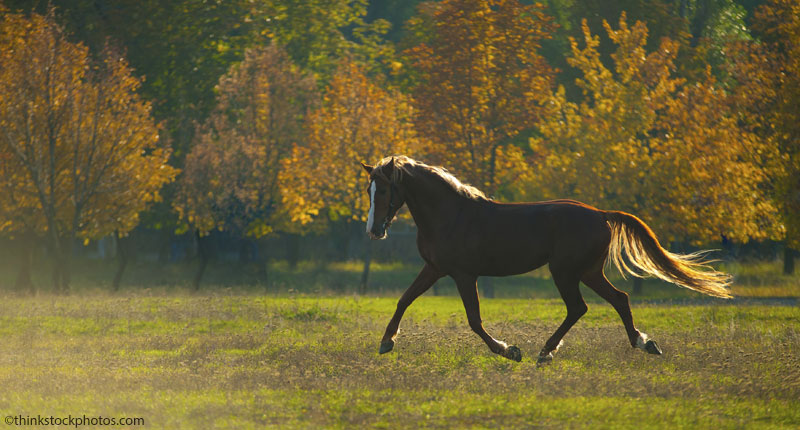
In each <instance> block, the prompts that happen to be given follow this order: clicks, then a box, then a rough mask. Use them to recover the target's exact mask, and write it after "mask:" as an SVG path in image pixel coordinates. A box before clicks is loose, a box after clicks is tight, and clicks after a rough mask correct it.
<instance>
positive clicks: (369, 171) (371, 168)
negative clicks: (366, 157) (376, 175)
mask: <svg viewBox="0 0 800 430" xmlns="http://www.w3.org/2000/svg"><path fill="white" fill-rule="evenodd" d="M361 167H363V168H364V170H366V171H367V174H369V175H371V174H372V170H373V167H372V166H370V165H367V164H364V163H361Z"/></svg>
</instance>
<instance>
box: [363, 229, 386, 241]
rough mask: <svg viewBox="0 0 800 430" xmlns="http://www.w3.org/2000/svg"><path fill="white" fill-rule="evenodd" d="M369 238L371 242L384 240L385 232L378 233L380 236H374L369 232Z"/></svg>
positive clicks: (372, 232) (374, 234) (373, 233)
mask: <svg viewBox="0 0 800 430" xmlns="http://www.w3.org/2000/svg"><path fill="white" fill-rule="evenodd" d="M367 234H368V235H369V238H370V239H372V240H383V239H386V230H383V231H381V232H380V234H376V233H375V232H374V231H370V232H368V233H367Z"/></svg>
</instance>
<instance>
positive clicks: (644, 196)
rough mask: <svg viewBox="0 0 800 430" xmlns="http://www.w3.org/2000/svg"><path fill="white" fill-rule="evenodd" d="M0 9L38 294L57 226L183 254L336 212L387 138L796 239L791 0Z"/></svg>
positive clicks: (508, 174)
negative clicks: (216, 234)
mask: <svg viewBox="0 0 800 430" xmlns="http://www.w3.org/2000/svg"><path fill="white" fill-rule="evenodd" d="M0 18H1V19H2V28H1V29H0V234H3V235H6V236H9V237H13V238H14V239H15V240H16V243H18V244H19V247H20V248H19V249H20V253H19V254H20V256H21V258H22V260H23V261H28V262H29V261H30V258H29V256H30V255H31V253H32V252H33V244H34V243H36V242H37V241H43V243H45V244H46V246H47V247H48V250H49V254H50V255H51V256H53V257H54V264H53V282H54V286H55V288H56V290H57V291H67V290H68V288H69V282H70V272H69V268H70V258H71V255H72V249H73V244H74V243H75V242H76V241H81V240H82V241H86V242H88V241H89V240H93V239H99V238H101V237H104V236H108V235H112V234H113V235H116V236H117V237H118V238H119V239H121V240H122V241H124V238H125V237H126V236H127V235H130V234H131V233H132V232H133V231H134V229H136V228H147V229H156V230H160V231H161V232H163V234H164V235H166V236H169V235H173V234H176V233H185V232H192V233H193V234H195V235H196V236H197V240H198V243H200V244H201V245H200V246H199V247H198V250H199V255H200V257H201V271H200V272H199V273H200V274H202V268H203V267H204V265H205V262H206V261H207V259H206V258H205V257H204V255H205V253H204V251H203V246H202V241H203V238H204V237H206V236H207V235H208V234H209V233H211V232H212V231H224V232H226V234H228V235H232V236H238V237H242V238H251V239H259V238H266V237H272V236H274V235H293V236H297V235H304V234H309V233H314V234H323V233H325V232H332V231H352V230H353V229H354V224H356V223H360V222H362V221H363V220H364V218H365V215H366V210H367V206H368V201H367V198H366V191H365V186H366V184H365V183H364V178H363V177H362V175H361V170H360V168H359V167H358V163H359V162H360V161H366V162H375V161H377V160H378V159H380V158H382V157H383V156H386V155H390V154H398V153H403V154H408V155H410V156H412V157H416V158H419V159H421V160H424V161H426V162H428V163H431V164H441V165H444V166H446V167H447V168H449V169H450V170H451V171H452V172H453V173H454V174H455V175H456V176H458V177H459V178H461V179H463V180H465V181H466V182H469V183H472V184H473V185H476V186H478V187H479V188H481V189H482V190H484V191H485V192H486V193H487V195H490V196H492V197H494V198H496V199H498V200H503V201H511V200H540V199H548V198H575V199H579V200H582V201H585V202H587V203H589V204H592V205H596V206H598V207H601V208H609V209H610V208H613V209H617V210H624V211H629V212H633V213H636V214H637V215H639V216H640V217H642V218H644V219H646V220H647V222H648V223H649V224H650V225H652V226H653V227H654V229H656V231H657V232H658V233H659V235H660V236H661V237H663V238H664V240H666V241H680V242H683V243H690V244H695V245H700V244H707V243H714V242H728V241H735V242H747V241H750V240H764V239H770V240H782V241H785V244H786V247H785V249H786V252H785V256H786V258H785V268H786V271H791V270H792V269H793V264H792V261H793V260H792V258H791V257H792V255H793V251H792V248H794V249H797V248H798V246H800V143H798V138H800V136H799V135H798V134H800V106H798V105H799V104H800V44H799V43H798V42H799V41H800V2H798V1H796V0H769V1H766V2H758V1H756V2H753V1H745V0H742V1H738V2H737V1H733V0H695V1H690V0H677V1H644V0H639V1H635V0H627V1H622V2H614V4H613V5H608V4H607V3H606V2H597V1H593V0H573V1H571V2H555V1H553V2H550V3H549V4H538V3H537V4H529V3H528V2H520V1H518V0H491V1H478V0H447V1H442V2H407V1H397V0H383V1H372V2H368V1H366V0H326V1H323V0H311V1H277V0H263V1H256V2H252V1H245V0H233V1H224V2H206V1H200V0H181V1H173V2H166V3H164V2H157V1H150V0H118V1H107V2H97V1H89V0H73V1H68V2H60V3H59V4H57V5H56V6H55V7H53V6H50V3H49V2H43V1H23V0H6V1H5V6H1V5H0ZM25 266H26V265H25V264H22V265H21V271H24V268H25ZM28 270H29V268H28ZM368 270H369V253H366V254H365V268H364V271H365V276H364V277H363V280H364V281H363V283H366V279H367V276H366V275H367V274H368ZM19 279H20V281H19V283H20V284H21V285H20V287H22V288H26V287H27V286H28V285H30V276H29V275H28V276H27V277H26V276H20V277H19ZM199 280H200V279H199V277H198V278H197V279H196V284H199ZM118 283H119V279H116V280H115V284H116V285H118Z"/></svg>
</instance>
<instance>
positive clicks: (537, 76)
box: [406, 0, 554, 196]
mask: <svg viewBox="0 0 800 430" xmlns="http://www.w3.org/2000/svg"><path fill="white" fill-rule="evenodd" d="M420 14H421V15H420V17H419V18H417V19H416V21H415V22H414V23H413V25H415V26H416V27H417V30H416V31H417V34H418V37H419V39H420V40H421V42H420V43H419V44H418V45H417V46H415V47H413V48H411V49H410V50H408V51H407V52H406V54H407V55H408V57H409V59H410V62H411V66H412V68H413V72H412V73H413V78H414V79H415V84H414V85H413V96H414V104H415V106H416V108H417V116H416V119H415V123H416V126H417V129H418V130H419V133H420V134H421V135H424V136H427V137H429V138H430V139H431V145H430V147H429V148H427V149H426V159H428V160H429V161H430V162H433V163H436V164H442V165H445V166H447V167H448V168H450V169H452V170H453V172H454V173H455V174H457V175H458V176H459V177H461V178H464V179H465V180H466V181H468V182H470V183H472V184H474V185H476V186H478V187H480V188H481V189H483V190H484V191H485V192H486V193H487V195H490V196H497V195H498V193H500V192H503V191H504V189H506V188H509V187H511V188H513V186H512V185H513V183H514V182H515V180H516V179H517V177H518V176H519V175H520V174H523V173H524V172H525V171H526V170H527V168H528V163H527V162H526V161H525V160H524V157H523V155H524V154H523V152H522V150H521V149H520V147H521V146H524V145H515V143H517V144H518V143H520V142H524V139H522V137H523V136H526V133H527V132H528V131H529V130H530V129H532V128H533V127H534V125H535V124H536V123H537V122H538V121H539V120H540V119H541V118H542V116H543V114H544V112H545V106H544V104H545V101H546V100H547V97H548V94H549V93H550V92H551V86H552V82H553V75H554V72H553V70H552V69H551V68H550V66H548V64H547V63H546V61H545V60H544V58H543V57H542V56H541V55H540V54H539V53H538V51H539V48H540V44H541V41H542V40H543V39H546V38H548V37H549V35H550V33H551V32H552V30H553V26H552V23H551V18H549V17H548V16H546V15H545V14H544V13H543V12H542V6H541V5H538V4H537V5H525V4H522V3H520V2H519V1H518V0H491V1H483V0H445V1H443V2H438V3H433V2H431V3H425V4H423V5H422V7H421V8H420Z"/></svg>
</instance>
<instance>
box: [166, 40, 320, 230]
mask: <svg viewBox="0 0 800 430" xmlns="http://www.w3.org/2000/svg"><path fill="white" fill-rule="evenodd" d="M314 87H315V84H314V81H313V79H311V78H310V77H308V76H306V75H304V74H303V73H302V72H300V71H299V70H298V68H297V67H296V66H295V65H293V64H292V62H291V60H290V59H289V58H288V56H287V55H286V53H285V52H283V51H282V50H281V49H279V48H278V47H276V46H274V45H273V46H270V47H266V48H260V49H254V50H250V51H248V52H247V54H246V56H245V59H244V61H243V62H242V63H241V64H239V65H236V66H234V67H233V68H231V70H230V71H229V72H228V73H227V74H226V75H225V76H223V77H222V78H221V79H220V83H219V85H218V87H217V90H218V92H219V103H218V105H217V107H216V109H215V110H214V112H213V113H212V114H211V117H210V118H209V120H208V121H207V123H206V124H205V126H204V127H202V128H200V129H199V130H198V135H197V141H196V143H195V145H194V147H193V148H192V150H191V152H190V153H189V155H188V156H187V157H186V166H185V169H184V174H183V176H182V178H181V181H180V185H181V187H180V190H179V193H178V198H177V199H176V202H175V207H176V209H177V210H178V212H179V214H180V216H181V218H182V219H184V220H185V221H186V222H188V223H189V224H191V225H192V226H193V227H194V228H197V229H198V230H200V232H201V233H203V234H206V233H208V232H209V231H210V230H213V229H219V230H223V229H224V230H229V231H233V232H235V233H239V234H248V235H250V236H254V237H261V236H264V235H266V234H268V233H270V232H271V231H273V230H274V229H275V228H276V227H278V224H280V223H281V220H280V215H281V214H282V212H281V209H280V204H281V200H280V193H279V191H280V190H279V182H278V181H279V177H280V169H281V164H280V162H281V160H282V159H284V158H286V157H288V156H289V155H290V153H291V148H292V145H293V144H295V143H297V142H301V141H303V140H305V128H304V117H305V114H306V111H307V110H308V108H309V106H310V105H311V104H313V101H314Z"/></svg>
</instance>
